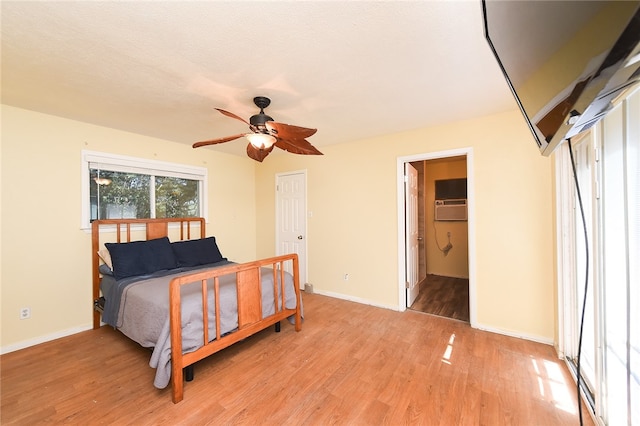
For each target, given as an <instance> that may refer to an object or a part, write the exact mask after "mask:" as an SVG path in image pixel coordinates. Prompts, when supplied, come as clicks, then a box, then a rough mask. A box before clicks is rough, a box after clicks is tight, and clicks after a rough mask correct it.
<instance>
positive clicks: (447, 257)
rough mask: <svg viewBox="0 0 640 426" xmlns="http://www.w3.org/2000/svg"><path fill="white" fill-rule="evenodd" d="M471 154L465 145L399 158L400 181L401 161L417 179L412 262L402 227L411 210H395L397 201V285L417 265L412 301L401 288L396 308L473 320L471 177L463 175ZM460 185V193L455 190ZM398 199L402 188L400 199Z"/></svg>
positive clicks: (410, 215) (469, 168)
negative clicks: (415, 255) (415, 257)
mask: <svg viewBox="0 0 640 426" xmlns="http://www.w3.org/2000/svg"><path fill="white" fill-rule="evenodd" d="M471 154H472V151H471V149H467V150H456V151H447V152H441V153H434V154H424V155H421V156H414V157H404V158H401V159H399V163H400V162H402V164H399V168H400V166H402V170H403V176H402V180H403V182H404V169H405V164H410V165H411V166H412V167H413V168H415V169H416V170H417V171H418V181H419V188H418V203H417V204H418V212H417V217H418V236H417V239H418V246H419V255H418V261H417V262H415V261H412V260H411V259H408V258H407V255H408V254H410V253H411V250H412V249H411V247H410V243H409V241H410V239H411V238H410V237H408V236H407V234H406V233H405V232H406V231H405V230H406V229H407V228H406V226H407V225H408V222H409V221H410V220H411V217H412V213H411V212H409V211H407V208H408V207H406V206H405V204H404V202H403V205H402V212H400V203H399V218H401V219H402V220H400V221H399V222H402V224H401V226H402V229H401V230H400V228H399V234H401V237H402V239H403V241H402V244H400V243H399V247H400V250H399V251H400V253H399V260H400V259H401V260H402V263H401V265H403V266H404V268H402V270H403V272H404V273H403V274H402V275H403V276H402V280H403V281H402V284H403V289H404V287H405V286H406V284H405V283H406V282H408V281H409V280H407V279H406V277H408V276H409V274H410V273H411V271H410V269H411V264H412V263H417V266H418V287H419V290H418V291H419V292H418V296H417V297H416V298H415V301H413V303H410V302H411V299H409V295H408V292H404V291H403V295H402V297H401V301H400V303H401V304H403V306H402V308H404V309H411V310H416V311H420V312H425V313H429V314H433V315H438V316H444V317H448V318H453V319H456V320H461V321H465V322H469V323H473V322H474V318H473V315H472V313H473V312H474V306H475V298H474V291H473V288H474V283H473V268H472V265H473V264H474V257H475V256H474V254H473V249H472V247H473V241H472V240H471V239H470V235H472V233H471V229H472V228H473V215H472V211H473V193H472V192H473V182H472V180H473V179H472V178H471V179H470V178H469V177H470V176H471V177H472V176H473V175H472V174H471V173H470V171H471V170H472V155H471ZM465 179H466V182H465ZM464 183H466V185H464ZM461 184H463V189H466V193H462V192H460V185H461ZM451 185H453V187H452V186H451ZM456 186H457V188H456ZM443 188H444V189H443ZM447 188H449V190H447ZM456 191H457V192H456ZM404 197H405V189H404V186H403V189H402V199H403V200H404ZM436 200H438V201H436ZM443 201H444V202H443ZM436 210H437V212H436ZM413 214H415V213H413ZM399 240H400V238H399ZM405 293H406V294H405ZM409 304H410V305H409ZM404 309H401V310H404Z"/></svg>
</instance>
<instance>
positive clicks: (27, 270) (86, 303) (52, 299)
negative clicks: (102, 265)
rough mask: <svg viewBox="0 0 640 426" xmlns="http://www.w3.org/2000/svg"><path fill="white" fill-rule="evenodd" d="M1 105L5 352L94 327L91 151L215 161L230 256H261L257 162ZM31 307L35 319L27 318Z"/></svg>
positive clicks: (218, 210)
mask: <svg viewBox="0 0 640 426" xmlns="http://www.w3.org/2000/svg"><path fill="white" fill-rule="evenodd" d="M1 112H2V145H1V148H2V154H1V161H2V178H1V191H2V206H3V210H2V224H1V227H2V228H1V234H2V237H1V245H2V257H1V265H2V270H1V281H0V283H1V289H0V290H1V296H2V299H1V307H2V312H1V318H2V328H1V330H2V336H1V346H2V350H3V351H5V350H6V349H7V348H12V347H20V346H22V345H26V344H29V342H38V341H41V340H42V339H47V338H48V337H52V336H53V337H55V336H60V335H65V334H69V333H72V332H75V331H79V330H82V329H85V328H89V327H90V326H91V321H92V314H91V312H92V311H91V309H92V305H91V266H90V265H91V259H90V245H91V239H90V234H89V233H88V232H86V231H83V230H81V229H80V221H81V219H80V213H81V212H80V209H81V203H80V195H81V190H80V175H81V155H80V153H81V150H83V149H88V150H92V151H101V152H108V153H115V154H120V155H128V156H134V157H141V158H148V159H153V160H160V161H167V162H173V163H180V164H187V165H194V166H200V167H206V168H207V169H208V173H209V175H208V177H209V181H208V186H209V187H208V192H209V194H208V195H209V205H208V210H209V211H208V222H209V223H208V226H207V234H208V235H215V236H216V238H217V240H218V244H219V246H220V249H221V251H222V253H223V255H225V256H227V257H229V258H230V259H232V260H237V261H241V262H242V261H248V260H253V259H255V257H256V238H255V235H256V220H255V217H256V199H255V162H254V161H253V160H250V159H247V158H242V157H238V156H232V155H228V154H222V153H217V152H214V151H212V150H210V149H201V150H198V151H196V150H193V149H191V148H190V147H188V146H185V145H182V144H177V143H174V142H169V141H165V140H161V139H155V138H149V137H144V136H140V135H136V134H132V133H127V132H122V131H117V130H114V129H109V128H105V127H100V126H94V125H90V124H86V123H80V122H77V121H72V120H67V119H63V118H59V117H54V116H50V115H46V114H39V113H35V112H31V111H26V110H23V109H18V108H14V107H10V106H6V105H3V106H2V110H1ZM25 306H28V307H30V308H31V311H32V313H31V315H32V317H31V319H28V320H19V316H18V314H19V310H20V308H22V307H25ZM25 342H26V343H25Z"/></svg>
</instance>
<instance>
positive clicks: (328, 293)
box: [313, 289, 398, 311]
mask: <svg viewBox="0 0 640 426" xmlns="http://www.w3.org/2000/svg"><path fill="white" fill-rule="evenodd" d="M313 292H314V293H315V294H320V295H323V296H329V297H333V298H335V299H342V300H348V301H350V302H356V303H361V304H363V305H370V306H375V307H377V308H384V309H391V310H392V311H398V307H397V306H391V305H383V304H380V303H377V302H372V301H371V300H367V299H363V298H361V297H355V296H349V295H347V294H342V293H334V292H332V291H323V290H317V289H314V290H313Z"/></svg>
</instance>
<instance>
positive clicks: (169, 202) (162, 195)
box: [155, 176, 199, 217]
mask: <svg viewBox="0 0 640 426" xmlns="http://www.w3.org/2000/svg"><path fill="white" fill-rule="evenodd" d="M155 180H156V192H155V194H156V203H155V204H156V217H195V216H198V212H199V200H198V181H196V180H189V179H182V178H175V177H168V176H157V177H156V179H155Z"/></svg>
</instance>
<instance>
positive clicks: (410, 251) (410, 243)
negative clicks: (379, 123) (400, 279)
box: [404, 163, 420, 307]
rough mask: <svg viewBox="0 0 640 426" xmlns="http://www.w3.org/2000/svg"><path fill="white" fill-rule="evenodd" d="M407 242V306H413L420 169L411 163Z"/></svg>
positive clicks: (407, 169)
mask: <svg viewBox="0 0 640 426" xmlns="http://www.w3.org/2000/svg"><path fill="white" fill-rule="evenodd" d="M404 199H405V228H406V230H405V239H406V241H405V244H406V250H405V253H406V256H407V259H406V261H405V264H406V280H407V307H409V306H411V305H412V304H413V302H414V301H415V300H416V298H417V297H418V293H419V291H420V286H418V272H419V263H418V262H419V258H418V256H419V254H420V248H419V240H418V237H419V236H420V234H419V232H418V170H416V168H415V167H413V166H412V165H411V164H409V163H405V197H404Z"/></svg>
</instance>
